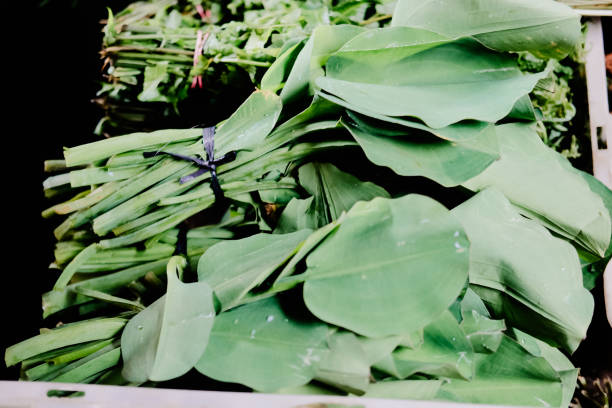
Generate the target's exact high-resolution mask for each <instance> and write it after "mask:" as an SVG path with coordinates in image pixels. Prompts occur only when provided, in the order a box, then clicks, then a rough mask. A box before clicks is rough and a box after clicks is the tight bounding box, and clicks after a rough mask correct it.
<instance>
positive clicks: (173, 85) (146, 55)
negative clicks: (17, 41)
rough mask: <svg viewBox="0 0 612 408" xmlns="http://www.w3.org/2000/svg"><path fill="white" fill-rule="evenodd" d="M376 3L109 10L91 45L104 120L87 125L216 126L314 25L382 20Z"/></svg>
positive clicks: (194, 4) (279, 0) (175, 4)
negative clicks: (97, 56)
mask: <svg viewBox="0 0 612 408" xmlns="http://www.w3.org/2000/svg"><path fill="white" fill-rule="evenodd" d="M377 3H379V2H377V1H372V0H362V1H350V2H340V3H339V4H336V5H332V4H331V3H329V2H328V1H324V0H311V1H302V0H299V1H296V0H275V1H247V2H244V1H232V2H229V3H228V2H217V1H205V2H198V1H190V2H187V1H179V0H163V1H141V2H137V3H133V4H131V5H130V6H128V7H127V8H125V9H124V10H122V11H120V12H119V13H117V14H116V15H113V14H112V13H110V14H109V18H108V21H107V22H106V25H105V27H104V34H105V35H104V43H103V48H102V51H101V55H102V58H103V59H104V76H105V78H106V81H105V82H104V83H103V84H102V87H101V88H100V90H99V92H98V95H97V99H96V102H97V103H98V104H99V105H100V106H102V107H103V108H104V110H105V117H104V118H103V119H102V120H101V121H100V123H99V125H98V127H97V129H96V132H97V133H98V134H103V133H104V134H106V135H114V134H117V132H126V131H135V130H137V131H142V130H146V129H149V130H153V129H160V128H163V127H168V126H177V125H182V126H185V125H186V126H192V125H199V124H201V123H203V122H204V123H207V124H214V123H217V122H219V121H220V120H222V119H224V118H226V117H227V116H229V114H230V113H231V112H233V111H234V110H235V109H236V107H237V106H238V105H240V103H242V102H243V101H244V100H245V99H246V98H247V96H248V95H249V94H250V92H251V91H252V90H253V89H254V88H255V86H257V85H258V84H259V81H260V79H261V76H262V75H263V73H264V72H265V70H266V68H267V67H269V66H270V64H271V63H272V62H274V60H275V58H276V57H277V56H278V55H279V54H281V53H283V52H284V51H285V50H287V49H289V48H292V47H293V46H295V45H296V44H297V43H299V42H301V41H302V40H303V39H305V38H306V37H308V36H309V35H310V33H311V32H312V30H313V29H314V28H315V27H317V26H318V25H320V24H362V25H364V24H365V25H378V21H379V19H380V18H381V17H382V21H385V20H388V16H387V14H388V13H387V10H389V8H390V7H389V5H387V6H385V5H383V4H377ZM381 3H383V2H381ZM196 53H197V55H195V54H196ZM194 55H195V56H194ZM194 58H195V61H194ZM203 112H204V117H203Z"/></svg>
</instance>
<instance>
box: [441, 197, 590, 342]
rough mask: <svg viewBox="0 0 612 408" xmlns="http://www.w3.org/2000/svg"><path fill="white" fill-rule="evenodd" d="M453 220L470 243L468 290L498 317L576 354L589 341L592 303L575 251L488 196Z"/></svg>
mask: <svg viewBox="0 0 612 408" xmlns="http://www.w3.org/2000/svg"><path fill="white" fill-rule="evenodd" d="M452 212H453V214H454V215H455V216H456V217H457V218H458V219H459V220H460V221H461V223H462V224H463V226H464V228H465V230H466V232H467V234H468V237H469V239H470V242H471V251H470V252H471V253H470V285H471V287H472V289H473V290H474V291H475V292H476V293H477V294H478V295H479V296H480V297H481V298H482V299H483V300H484V301H485V303H487V305H488V306H489V307H490V308H491V309H492V310H493V311H494V314H495V315H498V316H500V317H503V318H504V319H506V321H508V322H509V323H511V324H512V325H513V326H515V327H518V328H520V329H522V330H525V331H527V332H528V333H531V334H533V335H535V336H537V337H539V338H541V339H544V340H546V341H547V342H549V343H551V344H554V345H557V346H559V347H563V348H565V349H566V350H568V351H570V352H573V351H574V350H575V349H576V347H577V346H578V344H579V343H580V341H581V340H582V339H583V338H584V337H585V336H586V330H587V328H588V326H589V323H590V321H591V316H592V314H593V298H592V296H591V295H590V293H589V292H588V291H587V290H586V289H584V288H583V286H582V273H581V269H580V262H579V260H578V255H577V253H576V251H575V250H574V248H573V247H572V246H571V245H570V244H569V243H567V242H565V241H563V240H562V239H559V238H555V237H553V236H552V235H551V234H550V233H549V232H548V231H547V230H546V229H545V228H543V227H542V226H540V225H539V224H538V223H536V222H534V221H531V220H528V219H526V218H523V217H521V216H520V214H519V213H518V212H517V211H516V210H515V209H514V207H513V206H512V205H511V204H510V202H509V201H508V200H507V199H506V198H505V197H504V196H503V194H501V193H500V192H499V191H496V190H493V189H488V190H485V191H483V192H481V193H479V194H478V195H476V196H475V197H473V198H471V199H470V200H468V201H466V202H465V203H463V204H461V205H460V206H458V207H456V208H455V209H454V210H453V211H452Z"/></svg>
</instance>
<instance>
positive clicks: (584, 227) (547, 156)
mask: <svg viewBox="0 0 612 408" xmlns="http://www.w3.org/2000/svg"><path fill="white" fill-rule="evenodd" d="M496 130H497V132H496V134H497V138H498V141H499V146H500V151H501V159H500V160H498V161H497V162H495V163H493V164H492V165H491V166H490V167H489V168H488V169H487V170H485V171H484V172H483V173H482V174H480V175H478V176H476V177H474V178H473V179H471V180H469V181H467V182H466V183H464V186H465V187H467V188H469V189H471V190H473V191H480V190H484V189H485V188H487V187H489V186H493V187H495V188H496V189H498V190H500V191H501V192H502V193H504V195H505V196H506V197H508V199H509V200H510V201H511V202H512V203H513V204H514V205H516V206H518V207H519V210H520V212H521V214H523V215H525V216H528V217H530V218H533V219H535V220H537V221H538V222H540V223H542V224H543V225H544V226H546V227H547V228H550V229H551V230H553V231H554V232H556V233H558V234H561V235H562V236H564V237H567V238H568V239H572V240H576V241H577V242H578V243H579V244H580V245H582V246H584V247H585V248H587V249H589V250H590V251H592V252H594V253H596V254H599V255H600V256H603V255H604V253H605V252H606V250H607V249H608V246H609V244H610V236H611V234H612V226H611V223H610V212H609V210H608V209H607V208H606V205H605V203H604V201H603V200H602V198H601V197H600V196H599V195H598V194H596V193H595V192H593V190H592V189H591V187H590V185H589V183H588V182H587V181H585V179H584V178H583V176H582V175H581V174H579V173H578V172H577V171H575V170H573V169H571V165H570V164H569V162H568V161H567V159H565V158H563V157H562V156H561V155H559V154H558V153H556V152H554V151H553V150H551V149H550V148H548V147H546V146H545V145H544V143H543V142H542V140H541V139H540V138H539V136H538V135H537V133H536V132H535V130H534V129H533V128H532V126H531V124H521V123H512V124H507V125H502V126H497V128H496ZM604 191H605V190H604ZM608 194H609V193H608ZM606 200H608V199H606Z"/></svg>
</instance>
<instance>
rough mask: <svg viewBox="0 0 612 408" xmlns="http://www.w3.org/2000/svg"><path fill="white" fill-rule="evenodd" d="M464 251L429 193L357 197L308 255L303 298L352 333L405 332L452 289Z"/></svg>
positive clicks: (454, 224)
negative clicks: (329, 233)
mask: <svg viewBox="0 0 612 408" xmlns="http://www.w3.org/2000/svg"><path fill="white" fill-rule="evenodd" d="M468 249H469V243H468V241H467V239H466V237H465V235H464V233H463V229H462V228H461V226H460V224H459V223H458V221H456V220H455V219H454V218H453V217H452V216H451V215H450V213H449V212H448V211H447V210H446V209H445V208H444V207H443V206H442V205H440V204H439V203H437V202H436V201H434V200H432V199H430V198H428V197H424V196H420V195H408V196H405V197H402V198H398V199H394V200H390V199H384V198H375V199H374V200H372V201H369V202H358V203H357V204H355V205H354V206H353V208H352V209H351V210H350V211H349V212H348V213H347V216H346V219H345V220H344V221H343V222H342V223H341V225H340V227H339V228H338V230H337V231H336V232H335V233H334V234H333V235H331V236H329V237H328V238H327V239H326V240H325V241H324V242H322V243H321V244H320V245H319V246H318V247H317V248H316V249H315V250H314V251H313V252H312V253H311V254H310V255H309V256H308V258H307V267H308V269H307V271H306V273H305V274H303V275H301V279H303V280H305V284H304V300H305V302H306V305H307V307H308V308H309V309H310V311H311V312H312V313H314V314H315V316H317V317H319V318H320V319H321V320H323V321H326V322H329V323H332V324H335V325H338V326H340V327H344V328H347V329H349V330H351V331H354V332H356V333H358V334H362V335H365V336H369V337H384V336H388V335H396V334H397V335H403V334H408V333H411V332H414V331H416V330H419V329H421V328H422V327H424V326H426V325H427V324H429V323H431V322H432V321H433V320H435V319H436V318H437V317H438V316H440V314H441V313H443V312H444V310H446V309H447V308H448V307H449V306H450V305H451V303H452V302H453V301H454V300H455V298H456V297H457V296H458V295H459V293H460V292H461V289H462V288H463V286H464V284H465V281H466V278H467V269H468V265H469V259H468V258H469V253H468ZM434 288H435V289H434Z"/></svg>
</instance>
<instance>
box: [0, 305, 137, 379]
mask: <svg viewBox="0 0 612 408" xmlns="http://www.w3.org/2000/svg"><path fill="white" fill-rule="evenodd" d="M126 323H127V320H126V319H122V318H118V317H113V318H105V319H92V320H85V321H82V322H78V323H72V324H69V325H64V326H61V327H59V328H57V329H53V330H49V331H46V332H44V333H41V334H39V335H38V336H34V337H31V338H29V339H27V340H24V341H22V342H21V343H17V344H15V345H13V346H11V347H9V348H7V349H6V352H5V354H4V361H5V362H6V365H7V367H10V366H13V365H15V364H17V363H19V362H20V361H23V360H25V359H28V358H31V357H34V356H36V355H38V354H42V353H45V352H47V351H50V350H54V349H58V348H61V347H65V346H70V345H73V344H77V343H84V342H86V341H93V340H103V339H108V338H111V337H113V336H114V335H115V334H117V333H118V332H119V331H120V330H121V329H123V326H125V324H126Z"/></svg>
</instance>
